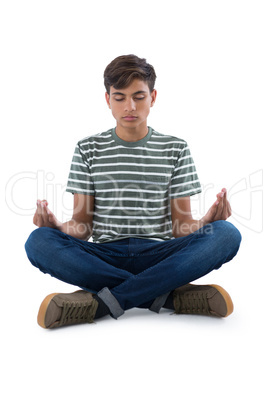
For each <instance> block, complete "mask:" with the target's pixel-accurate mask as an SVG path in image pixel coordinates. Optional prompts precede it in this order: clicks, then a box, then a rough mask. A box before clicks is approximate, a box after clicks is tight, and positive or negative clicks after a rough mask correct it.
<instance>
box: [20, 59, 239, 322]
mask: <svg viewBox="0 0 268 402" xmlns="http://www.w3.org/2000/svg"><path fill="white" fill-rule="evenodd" d="M155 79H156V75H155V71H154V68H153V67H152V66H151V65H150V64H148V63H147V62H146V60H145V59H140V58H138V57H137V56H135V55H128V56H120V57H117V58H116V59H115V60H113V61H112V62H111V63H110V64H109V65H108V66H107V67H106V69H105V72H104V84H105V87H106V94H105V97H106V102H107V105H108V107H109V108H110V109H111V111H112V114H113V116H114V118H115V120H116V127H115V128H114V129H111V130H108V131H106V132H103V133H101V134H97V135H93V136H90V137H87V138H85V139H83V140H81V141H79V142H78V144H77V146H76V149H75V152H74V156H73V161H72V165H71V169H70V173H69V180H68V185H67V191H70V192H72V193H73V194H74V209H73V216H72V219H71V220H70V221H68V222H65V223H61V222H59V221H58V220H57V218H56V217H55V215H54V214H53V213H52V212H51V211H50V210H49V208H48V203H47V201H45V200H43V201H40V200H38V201H37V210H36V213H35V216H34V223H35V225H37V226H38V227H39V228H38V229H36V230H35V231H34V232H33V233H32V234H31V235H30V237H29V239H28V241H27V242H26V245H25V248H26V252H27V255H28V258H29V260H30V261H31V263H32V264H33V265H34V266H36V267H38V268H39V269H40V270H41V271H42V272H44V273H49V274H50V275H52V276H54V277H56V278H58V279H60V280H62V281H65V282H67V283H70V284H73V285H76V286H78V287H80V288H81V289H82V290H79V291H76V292H74V293H71V294H59V293H54V294H52V295H49V296H47V297H46V298H45V299H44V301H43V302H42V304H41V306H40V309H39V313H38V323H39V325H41V326H42V327H43V328H54V327H59V326H64V325H68V324H77V323H83V322H88V323H90V322H93V320H95V319H97V318H99V317H102V316H104V315H106V314H109V315H110V316H112V317H113V318H116V319H117V318H118V317H120V316H121V315H122V314H123V313H124V311H125V310H128V309H130V308H133V307H139V308H148V309H150V310H152V311H155V312H159V311H160V309H161V308H162V307H165V308H168V309H172V310H174V311H175V313H176V314H180V313H186V314H187V313H190V314H204V315H211V316H217V317H226V316H228V315H229V314H231V313H232V311H233V303H232V300H231V298H230V296H229V294H228V293H227V292H226V291H225V290H224V289H223V288H221V287H220V286H217V285H204V286H200V285H199V286H197V285H191V284H189V282H191V281H193V280H196V279H197V278H200V277H201V276H204V275H206V274H207V273H209V272H210V271H212V270H213V269H218V268H219V267H220V266H221V265H222V264H223V263H226V262H228V261H230V260H231V259H232V258H233V257H234V256H235V255H236V253H237V251H238V248H239V245H240V241H241V236H240V233H239V231H238V230H237V229H236V228H235V227H234V226H233V225H232V224H231V223H229V222H226V219H227V218H228V217H229V216H230V215H231V208H230V205H229V202H228V201H227V193H226V189H222V191H221V192H220V193H219V194H218V195H217V199H216V201H215V203H214V204H213V205H212V207H211V208H210V209H209V211H208V212H207V214H206V215H205V216H204V217H203V218H202V219H201V220H194V219H193V218H192V215H191V208H190V196H191V195H193V194H197V193H199V192H200V191H201V188H200V183H199V179H198V176H197V173H196V169H195V166H194V162H193V159H192V157H191V154H190V150H189V148H188V146H187V143H186V142H185V141H183V140H181V139H178V138H177V137H173V136H167V135H163V134H160V133H158V132H157V131H155V130H154V129H152V128H151V127H148V126H147V117H148V115H149V112H150V108H151V107H152V106H153V105H154V103H155V101H156V96H157V92H156V90H155V88H154V84H155ZM91 236H92V238H93V242H88V241H87V240H88V239H89V238H90V237H91Z"/></svg>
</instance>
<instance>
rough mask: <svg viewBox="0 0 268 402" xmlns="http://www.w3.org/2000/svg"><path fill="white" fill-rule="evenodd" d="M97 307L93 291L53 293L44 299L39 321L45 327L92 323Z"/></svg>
mask: <svg viewBox="0 0 268 402" xmlns="http://www.w3.org/2000/svg"><path fill="white" fill-rule="evenodd" d="M97 307H98V302H97V301H96V300H95V299H94V298H93V295H92V293H89V292H86V291H84V290H78V291H76V292H74V293H52V294H51V295H48V296H47V297H46V298H45V299H44V300H43V302H42V304H41V306H40V309H39V312H38V317H37V322H38V324H39V325H40V326H41V327H43V328H57V327H62V326H65V325H72V324H82V323H86V322H87V323H91V322H93V319H94V317H95V314H96V311H97Z"/></svg>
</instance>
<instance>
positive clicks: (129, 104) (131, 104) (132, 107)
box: [125, 98, 136, 112]
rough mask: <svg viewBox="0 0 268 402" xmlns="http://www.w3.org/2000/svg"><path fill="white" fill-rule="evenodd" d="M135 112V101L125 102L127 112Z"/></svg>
mask: <svg viewBox="0 0 268 402" xmlns="http://www.w3.org/2000/svg"><path fill="white" fill-rule="evenodd" d="M133 110H136V104H135V101H134V99H132V98H130V99H126V102H125V112H132V111H133Z"/></svg>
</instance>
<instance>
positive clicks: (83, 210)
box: [33, 194, 94, 240]
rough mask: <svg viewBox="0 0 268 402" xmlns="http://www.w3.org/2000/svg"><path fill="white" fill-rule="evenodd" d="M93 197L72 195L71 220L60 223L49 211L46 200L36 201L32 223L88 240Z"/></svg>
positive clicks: (91, 219) (90, 231) (90, 232)
mask: <svg viewBox="0 0 268 402" xmlns="http://www.w3.org/2000/svg"><path fill="white" fill-rule="evenodd" d="M93 211H94V196H91V195H84V194H74V208H73V216H72V219H71V220H69V221H67V222H65V223H62V222H60V221H59V220H58V219H57V218H56V216H55V215H54V214H53V213H52V212H51V211H50V210H49V208H48V202H47V201H46V200H43V201H40V200H38V201H37V209H36V212H35V215H34V218H33V223H34V224H35V225H36V226H38V227H43V226H46V227H51V228H54V229H58V230H60V231H61V232H64V233H66V234H68V235H70V236H73V237H76V238H77V239H81V240H88V239H89V238H90V236H91V234H92V221H93Z"/></svg>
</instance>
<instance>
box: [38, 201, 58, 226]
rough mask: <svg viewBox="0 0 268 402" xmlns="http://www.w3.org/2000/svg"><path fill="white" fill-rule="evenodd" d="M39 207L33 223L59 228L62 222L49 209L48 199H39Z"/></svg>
mask: <svg viewBox="0 0 268 402" xmlns="http://www.w3.org/2000/svg"><path fill="white" fill-rule="evenodd" d="M36 205H37V208H36V212H35V214H34V217H33V223H34V224H35V225H36V226H38V227H39V228H40V227H43V226H45V227H49V228H54V229H59V228H60V226H61V222H60V221H58V219H57V218H56V216H55V215H54V214H53V213H52V212H51V211H50V210H49V209H48V202H47V201H46V200H43V201H40V200H37V203H36Z"/></svg>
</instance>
